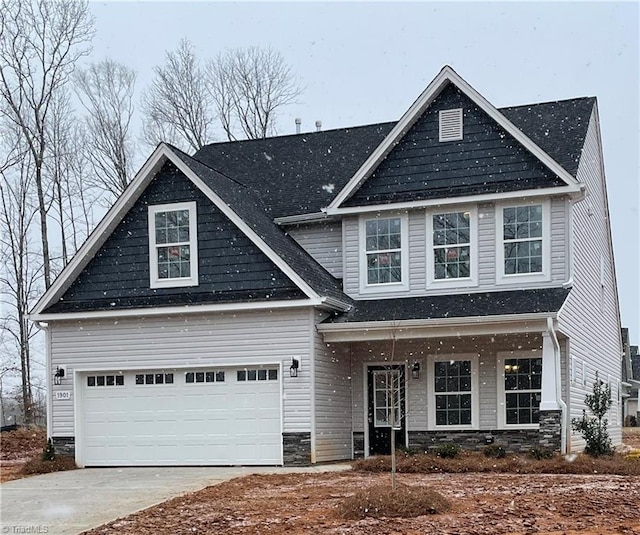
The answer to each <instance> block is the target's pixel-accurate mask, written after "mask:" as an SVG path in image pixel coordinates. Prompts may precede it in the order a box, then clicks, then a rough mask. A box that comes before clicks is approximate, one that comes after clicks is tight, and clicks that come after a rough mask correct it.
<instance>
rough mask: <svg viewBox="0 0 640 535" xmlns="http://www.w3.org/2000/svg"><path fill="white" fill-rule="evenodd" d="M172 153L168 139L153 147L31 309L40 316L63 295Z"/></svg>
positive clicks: (33, 313)
mask: <svg viewBox="0 0 640 535" xmlns="http://www.w3.org/2000/svg"><path fill="white" fill-rule="evenodd" d="M171 154H172V153H171V152H170V150H169V147H168V146H167V145H165V144H164V143H160V144H159V145H158V146H157V147H156V150H154V151H153V153H152V154H151V156H149V158H148V159H147V161H146V162H145V163H144V165H143V166H142V167H141V168H140V170H139V171H138V173H137V174H136V176H135V177H134V178H133V180H132V181H131V183H130V184H129V186H127V189H126V190H125V192H124V193H123V194H122V195H121V196H120V197H119V198H118V200H117V201H116V202H115V203H114V204H113V206H112V207H111V208H110V209H109V211H108V212H107V213H106V215H105V216H104V217H103V218H102V220H101V221H100V223H99V224H98V225H97V226H96V228H95V229H94V230H93V232H91V234H89V236H88V238H87V239H86V240H85V242H84V243H83V244H82V246H81V247H80V249H79V250H78V251H77V252H76V254H75V255H74V256H73V258H72V259H71V261H70V262H69V263H68V264H67V265H66V267H65V268H64V269H63V270H62V272H61V273H60V274H59V275H58V277H57V278H56V280H55V281H54V282H53V284H52V285H51V286H50V287H49V289H48V290H47V291H46V292H45V293H44V294H43V295H42V297H41V298H40V299H39V300H38V302H37V303H36V305H35V306H34V307H33V309H32V312H31V314H32V316H33V317H36V316H38V315H39V314H40V313H41V312H42V311H43V310H44V309H46V308H47V307H48V306H50V305H51V304H53V303H54V302H55V301H56V300H58V299H59V298H60V297H61V296H62V294H63V293H64V292H65V291H66V290H67V288H68V287H69V285H70V284H71V283H72V282H73V281H74V280H75V279H76V277H77V276H78V275H79V274H80V272H81V271H82V270H83V269H84V268H85V267H86V265H87V264H88V263H89V262H90V261H91V259H92V258H93V256H94V254H95V253H96V252H97V250H98V249H99V248H100V247H101V246H102V244H103V243H104V242H105V241H106V240H107V238H108V237H109V236H110V235H111V233H112V232H113V231H114V229H115V227H116V226H117V225H118V223H120V221H121V220H122V218H123V217H124V216H125V214H126V213H127V212H128V211H129V209H130V208H131V207H132V206H133V204H134V203H135V201H136V200H138V198H139V197H140V195H141V194H142V192H143V191H144V189H145V187H146V186H147V184H148V183H149V182H151V180H152V179H153V177H154V176H155V175H156V173H157V172H158V171H159V170H160V168H161V167H162V165H163V164H164V163H165V161H166V160H167V159H169V158H171ZM172 160H173V158H172Z"/></svg>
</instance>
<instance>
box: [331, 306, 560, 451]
mask: <svg viewBox="0 0 640 535" xmlns="http://www.w3.org/2000/svg"><path fill="white" fill-rule="evenodd" d="M350 326H351V329H347V328H346V325H344V324H342V325H341V327H342V328H341V329H335V330H332V329H331V328H329V329H323V328H322V327H321V328H320V331H321V332H322V333H323V336H324V338H325V341H326V342H327V343H328V344H329V346H330V347H332V348H333V349H335V350H336V351H339V352H340V353H341V354H343V355H344V354H348V355H349V356H350V366H351V396H352V414H351V420H352V433H353V456H354V457H355V458H358V457H363V456H365V457H366V456H369V455H375V454H385V453H388V452H389V443H390V440H389V438H390V428H391V426H392V425H393V427H395V428H396V444H397V445H398V447H404V448H407V449H409V450H420V451H426V450H429V449H431V448H434V447H436V446H438V445H440V444H445V443H456V444H458V445H459V446H461V447H462V448H465V449H474V450H478V449H482V448H484V447H485V446H487V445H490V444H494V445H499V446H502V447H503V448H504V449H505V450H506V451H514V452H518V451H527V450H530V449H531V448H540V449H544V450H553V451H566V442H567V441H566V439H567V432H568V431H567V427H568V426H567V423H566V420H565V417H566V408H565V405H564V401H563V397H565V395H564V393H563V392H564V389H565V386H564V385H565V384H566V383H565V379H564V375H565V374H564V372H563V370H565V360H566V358H565V355H566V340H564V339H560V340H558V338H556V334H555V331H550V330H549V328H548V327H549V325H548V324H547V322H546V321H543V320H542V319H541V318H538V321H527V322H524V323H522V324H520V325H519V326H516V325H515V324H514V325H508V322H507V323H504V324H502V325H501V326H500V327H498V325H494V326H489V325H488V324H486V323H484V324H476V325H473V326H466V328H465V327H457V328H456V329H448V332H446V331H445V329H444V328H443V327H442V325H441V326H439V327H433V328H431V329H429V328H420V329H418V328H416V327H415V326H407V325H402V322H396V323H395V324H394V325H390V326H388V327H387V328H379V329H375V328H374V329H372V328H363V327H364V326H362V325H358V326H356V325H354V324H351V325H350ZM494 327H495V328H494ZM509 330H512V331H513V332H509ZM482 331H484V332H482ZM494 331H496V332H494ZM501 331H502V332H501ZM385 371H386V373H385Z"/></svg>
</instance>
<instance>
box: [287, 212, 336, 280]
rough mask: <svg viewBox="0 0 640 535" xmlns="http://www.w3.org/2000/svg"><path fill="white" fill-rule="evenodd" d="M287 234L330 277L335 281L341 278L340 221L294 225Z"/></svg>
mask: <svg viewBox="0 0 640 535" xmlns="http://www.w3.org/2000/svg"><path fill="white" fill-rule="evenodd" d="M287 232H288V233H289V236H291V237H292V238H293V239H294V240H295V241H296V242H298V243H299V244H300V245H301V246H302V247H303V248H304V249H305V250H306V251H307V252H308V253H309V254H310V255H311V256H312V257H313V259H314V260H315V261H316V262H318V263H319V264H320V265H321V266H322V267H323V268H325V269H326V270H327V271H328V272H329V273H331V275H333V276H334V277H336V278H337V279H341V278H342V277H343V274H342V223H341V222H340V221H331V222H327V223H315V224H308V225H296V226H293V227H290V228H288V229H287Z"/></svg>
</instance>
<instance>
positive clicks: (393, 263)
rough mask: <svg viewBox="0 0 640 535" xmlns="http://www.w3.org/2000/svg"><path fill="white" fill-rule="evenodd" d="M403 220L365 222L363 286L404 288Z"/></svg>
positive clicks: (397, 218) (399, 217)
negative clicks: (364, 283) (364, 282)
mask: <svg viewBox="0 0 640 535" xmlns="http://www.w3.org/2000/svg"><path fill="white" fill-rule="evenodd" d="M403 227H404V223H403V217H401V216H397V217H388V218H376V219H368V220H364V236H363V238H364V278H365V281H366V285H365V286H382V285H392V287H395V286H403V284H404V283H405V282H406V281H405V280H404V278H405V276H404V270H405V266H404V265H403V262H404V254H405V251H403V249H406V245H404V244H405V241H406V238H405V236H403V233H404V229H403Z"/></svg>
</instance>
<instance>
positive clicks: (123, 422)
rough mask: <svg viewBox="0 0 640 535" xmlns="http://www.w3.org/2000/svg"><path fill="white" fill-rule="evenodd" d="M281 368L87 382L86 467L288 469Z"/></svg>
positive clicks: (110, 376) (97, 377)
mask: <svg viewBox="0 0 640 535" xmlns="http://www.w3.org/2000/svg"><path fill="white" fill-rule="evenodd" d="M279 374H280V372H279V369H278V368H276V367H275V366H273V367H250V368H208V369H194V370H179V371H167V370H141V371H137V372H125V373H117V372H104V373H88V374H86V375H84V376H82V379H81V380H82V384H83V386H82V390H83V392H82V416H81V418H82V420H81V427H82V429H81V437H80V444H79V446H80V447H81V448H82V457H83V459H82V460H83V462H84V465H85V466H127V465H251V464H282V435H281V433H282V431H281V416H280V413H281V410H280V377H279Z"/></svg>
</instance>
